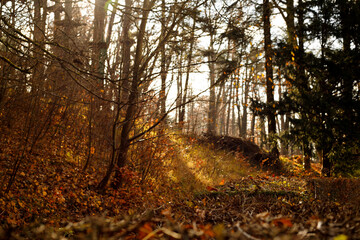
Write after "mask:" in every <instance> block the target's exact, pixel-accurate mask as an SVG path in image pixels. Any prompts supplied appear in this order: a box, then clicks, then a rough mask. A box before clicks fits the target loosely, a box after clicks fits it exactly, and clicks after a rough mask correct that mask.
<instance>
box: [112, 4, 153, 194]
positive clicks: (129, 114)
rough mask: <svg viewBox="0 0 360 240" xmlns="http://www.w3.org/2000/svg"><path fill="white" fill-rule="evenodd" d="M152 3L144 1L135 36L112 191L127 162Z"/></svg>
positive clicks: (118, 185)
mask: <svg viewBox="0 0 360 240" xmlns="http://www.w3.org/2000/svg"><path fill="white" fill-rule="evenodd" d="M154 3H155V0H153V1H151V2H149V0H144V4H143V16H142V18H141V23H140V29H139V32H138V35H137V45H136V53H135V60H134V67H133V80H132V83H131V90H130V95H129V99H128V101H127V103H128V108H127V110H126V115H125V119H124V125H123V126H122V129H121V135H120V146H119V153H118V156H117V160H116V171H115V178H114V180H113V182H112V187H113V188H114V189H117V188H119V187H120V185H121V184H122V180H123V179H122V174H121V168H122V167H124V166H125V164H126V161H127V154H128V150H129V147H130V140H129V135H130V131H131V129H132V128H133V125H134V121H135V115H136V108H137V100H138V95H139V83H140V78H141V73H140V71H139V70H140V69H141V67H143V66H140V65H141V63H142V56H143V43H144V36H145V30H146V24H147V20H148V16H149V12H150V9H151V8H152V6H153V5H154Z"/></svg>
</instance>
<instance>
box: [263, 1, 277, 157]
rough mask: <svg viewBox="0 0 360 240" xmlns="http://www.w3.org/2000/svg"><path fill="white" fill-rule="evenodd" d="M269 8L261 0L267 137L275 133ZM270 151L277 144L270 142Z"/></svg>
mask: <svg viewBox="0 0 360 240" xmlns="http://www.w3.org/2000/svg"><path fill="white" fill-rule="evenodd" d="M270 16H271V8H270V3H269V0H263V24H264V26H263V27H264V43H265V45H264V50H265V72H266V101H267V104H268V106H269V111H268V115H267V118H268V133H269V136H271V135H274V134H275V133H276V121H275V109H274V107H273V105H274V82H273V81H274V79H273V69H272V58H273V51H272V41H271V32H270V28H271V25H270ZM271 144H272V151H273V150H274V148H277V144H276V143H275V142H272V143H271Z"/></svg>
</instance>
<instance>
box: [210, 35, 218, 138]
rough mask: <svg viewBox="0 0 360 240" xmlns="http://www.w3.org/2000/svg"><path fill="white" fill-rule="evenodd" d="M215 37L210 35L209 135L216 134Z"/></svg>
mask: <svg viewBox="0 0 360 240" xmlns="http://www.w3.org/2000/svg"><path fill="white" fill-rule="evenodd" d="M213 44H214V36H213V34H210V55H209V70H210V98H209V112H208V133H209V134H210V135H215V134H216V118H217V116H216V107H215V86H214V84H215V62H214V61H215V56H214V48H213Z"/></svg>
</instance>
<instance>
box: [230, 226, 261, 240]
mask: <svg viewBox="0 0 360 240" xmlns="http://www.w3.org/2000/svg"><path fill="white" fill-rule="evenodd" d="M235 226H236V227H237V229H238V230H239V232H241V234H242V235H244V236H245V237H247V238H248V239H251V240H260V238H256V237H253V236H251V235H250V234H248V233H247V232H245V231H244V230H242V228H241V227H240V223H239V222H238V223H236V225H235Z"/></svg>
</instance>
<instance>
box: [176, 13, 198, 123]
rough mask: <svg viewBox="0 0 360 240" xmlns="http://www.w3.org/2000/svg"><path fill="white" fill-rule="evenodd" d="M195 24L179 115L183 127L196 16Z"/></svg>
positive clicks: (192, 31)
mask: <svg viewBox="0 0 360 240" xmlns="http://www.w3.org/2000/svg"><path fill="white" fill-rule="evenodd" d="M193 21H194V22H193V25H192V28H191V40H190V49H189V54H188V66H187V68H186V78H185V86H184V92H183V99H182V105H181V111H180V115H179V123H180V128H181V129H182V128H183V126H184V121H185V112H186V101H187V92H188V85H189V79H190V71H191V63H192V58H193V48H194V43H195V37H194V36H195V26H196V25H195V24H196V21H195V18H194V19H193Z"/></svg>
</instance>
